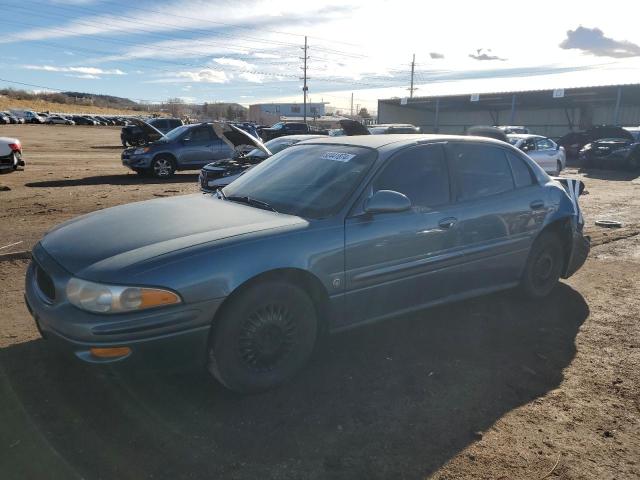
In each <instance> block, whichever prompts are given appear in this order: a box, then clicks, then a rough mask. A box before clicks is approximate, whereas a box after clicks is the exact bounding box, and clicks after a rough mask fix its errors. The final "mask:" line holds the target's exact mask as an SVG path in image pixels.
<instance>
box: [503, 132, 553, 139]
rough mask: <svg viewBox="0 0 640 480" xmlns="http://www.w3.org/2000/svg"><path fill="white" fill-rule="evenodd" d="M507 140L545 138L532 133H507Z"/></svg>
mask: <svg viewBox="0 0 640 480" xmlns="http://www.w3.org/2000/svg"><path fill="white" fill-rule="evenodd" d="M507 138H523V139H529V138H547V137H543V136H542V135H534V134H532V133H507Z"/></svg>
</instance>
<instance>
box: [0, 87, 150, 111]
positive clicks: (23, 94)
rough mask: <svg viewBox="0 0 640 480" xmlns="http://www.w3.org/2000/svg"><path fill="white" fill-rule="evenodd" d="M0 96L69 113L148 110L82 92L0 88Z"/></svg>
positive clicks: (137, 104) (111, 96)
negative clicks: (63, 108)
mask: <svg viewBox="0 0 640 480" xmlns="http://www.w3.org/2000/svg"><path fill="white" fill-rule="evenodd" d="M0 96H4V97H7V99H8V100H21V101H31V102H34V101H36V102H47V103H53V104H61V105H66V108H65V110H64V111H69V110H70V109H71V110H72V111H73V110H74V109H76V110H78V111H80V110H87V109H91V108H93V107H99V108H111V109H118V110H139V111H142V110H148V109H149V107H148V106H143V105H140V104H139V103H136V102H134V101H133V100H130V99H128V98H122V97H114V96H113V95H99V94H93V93H83V92H31V91H27V90H17V89H13V88H2V89H0ZM56 110H57V111H62V110H61V109H54V111H56Z"/></svg>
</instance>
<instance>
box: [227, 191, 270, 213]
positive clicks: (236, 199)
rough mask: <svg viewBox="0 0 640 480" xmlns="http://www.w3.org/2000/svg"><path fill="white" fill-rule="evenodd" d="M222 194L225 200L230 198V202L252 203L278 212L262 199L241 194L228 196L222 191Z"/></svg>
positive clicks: (254, 205)
mask: <svg viewBox="0 0 640 480" xmlns="http://www.w3.org/2000/svg"><path fill="white" fill-rule="evenodd" d="M220 193H222V191H220ZM222 196H223V197H222V198H224V199H225V200H229V201H230V202H238V203H246V204H247V205H251V206H252V207H258V208H262V209H263V210H271V211H272V212H276V213H278V211H277V210H276V209H275V208H273V207H272V206H271V205H269V204H268V203H267V202H262V201H260V200H256V199H255V198H251V197H248V196H241V195H229V196H228V197H227V196H225V195H224V193H222Z"/></svg>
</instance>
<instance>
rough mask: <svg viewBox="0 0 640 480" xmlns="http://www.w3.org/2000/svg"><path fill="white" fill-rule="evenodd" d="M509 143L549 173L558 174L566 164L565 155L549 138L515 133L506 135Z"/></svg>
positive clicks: (562, 148)
mask: <svg viewBox="0 0 640 480" xmlns="http://www.w3.org/2000/svg"><path fill="white" fill-rule="evenodd" d="M507 138H508V139H509V143H510V144H511V145H513V146H514V147H516V148H519V149H520V150H522V151H523V152H525V153H526V154H527V155H529V156H530V157H531V159H532V160H533V161H534V162H536V163H537V164H538V165H540V166H541V167H542V168H543V169H544V171H545V172H547V173H549V174H551V175H560V172H562V170H564V169H565V167H566V166H567V155H566V153H565V151H564V147H561V146H560V145H558V144H557V143H556V142H554V141H553V140H551V139H550V138H547V137H543V136H541V135H531V134H517V133H512V134H509V135H507Z"/></svg>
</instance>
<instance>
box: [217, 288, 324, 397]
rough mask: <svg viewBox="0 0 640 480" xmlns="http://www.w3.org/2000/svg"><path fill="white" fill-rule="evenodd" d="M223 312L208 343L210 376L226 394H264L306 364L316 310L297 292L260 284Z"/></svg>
mask: <svg viewBox="0 0 640 480" xmlns="http://www.w3.org/2000/svg"><path fill="white" fill-rule="evenodd" d="M230 302H231V303H230V304H229V305H227V306H225V307H224V310H223V312H221V316H220V319H219V321H218V323H217V325H215V327H214V328H215V331H214V333H213V335H212V338H211V340H210V341H209V349H208V350H209V351H208V359H209V360H208V365H207V368H208V370H209V372H210V373H211V374H212V375H213V376H214V377H215V378H216V379H217V380H218V381H219V382H220V383H221V384H222V385H224V386H225V387H227V388H228V389H229V390H233V391H235V392H239V393H253V392H260V391H263V390H268V389H270V388H273V387H275V386H277V385H280V384H281V383H283V382H285V381H286V380H288V379H290V378H291V377H293V376H294V375H295V374H296V373H297V372H298V371H299V370H300V369H301V368H302V367H303V366H304V365H305V364H306V363H307V361H308V360H309V357H310V356H311V354H312V352H313V350H314V347H315V343H316V337H317V332H318V322H317V314H316V309H315V307H314V305H313V303H312V302H311V299H310V298H309V297H308V296H307V294H306V293H305V292H304V291H302V290H301V289H300V288H298V287H296V286H294V285H291V284H289V283H284V282H261V283H257V284H255V285H253V286H251V287H249V288H248V289H246V290H244V291H243V292H241V293H240V294H239V295H238V296H236V297H235V298H232V299H231V300H230Z"/></svg>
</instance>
